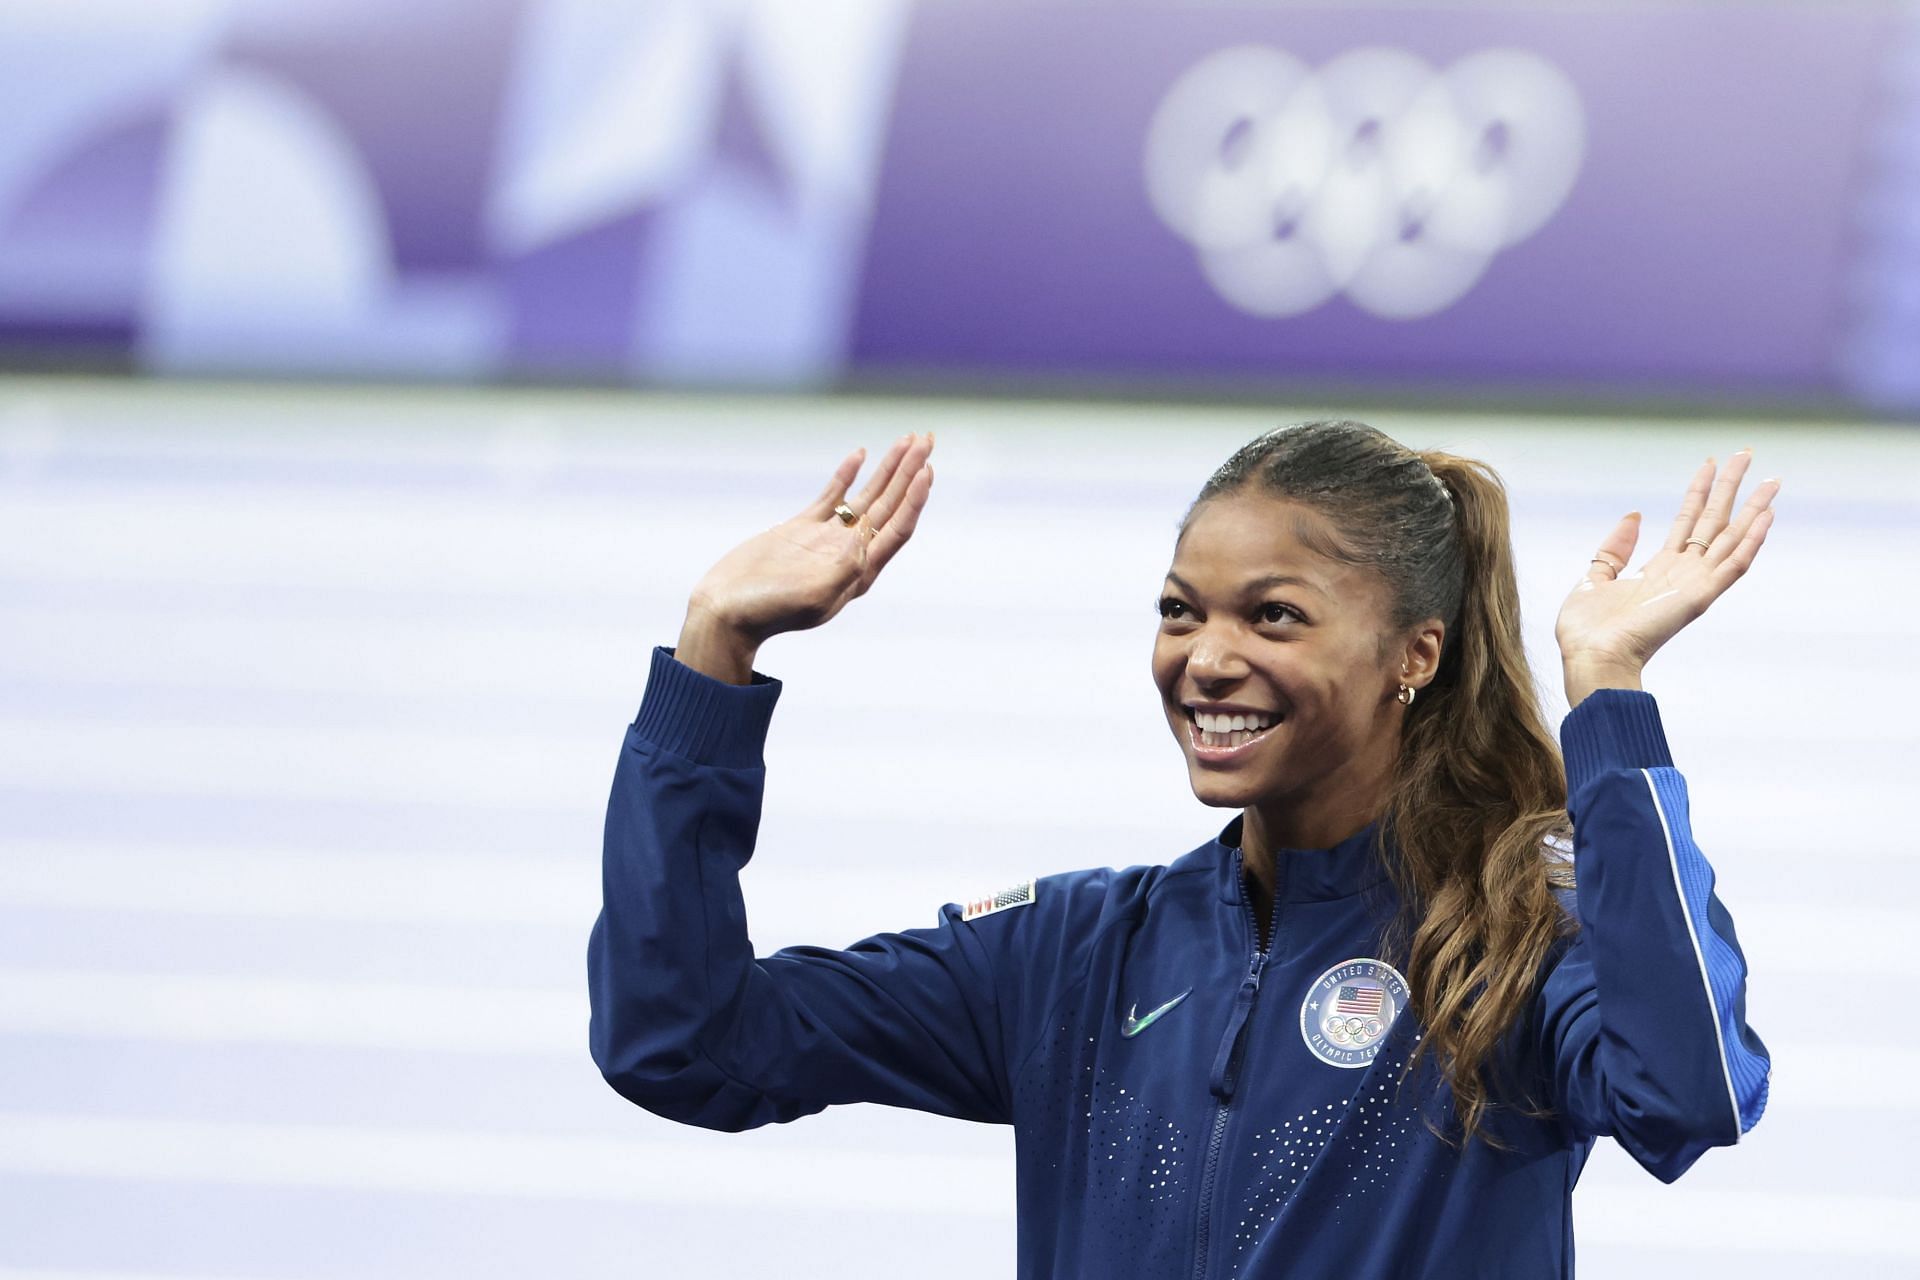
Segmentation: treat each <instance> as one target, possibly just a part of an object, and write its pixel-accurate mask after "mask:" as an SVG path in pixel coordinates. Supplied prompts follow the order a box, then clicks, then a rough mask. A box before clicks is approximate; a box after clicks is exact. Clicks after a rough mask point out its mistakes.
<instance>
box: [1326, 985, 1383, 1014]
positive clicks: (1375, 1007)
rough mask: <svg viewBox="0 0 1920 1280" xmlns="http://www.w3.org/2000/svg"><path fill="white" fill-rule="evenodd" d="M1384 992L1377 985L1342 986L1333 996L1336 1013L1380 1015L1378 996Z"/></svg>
mask: <svg viewBox="0 0 1920 1280" xmlns="http://www.w3.org/2000/svg"><path fill="white" fill-rule="evenodd" d="M1383 994H1385V993H1384V992H1382V991H1381V990H1380V988H1379V987H1342V988H1340V994H1339V995H1338V996H1336V997H1335V998H1334V1002H1333V1008H1334V1012H1336V1013H1359V1014H1365V1015H1366V1016H1367V1017H1369V1018H1377V1017H1379V1016H1380V997H1381V996H1382V995H1383Z"/></svg>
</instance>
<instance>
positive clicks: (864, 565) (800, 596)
mask: <svg viewBox="0 0 1920 1280" xmlns="http://www.w3.org/2000/svg"><path fill="white" fill-rule="evenodd" d="M932 452H933V435H932V433H928V434H927V435H926V436H925V437H922V436H920V435H918V434H913V435H906V436H902V437H901V438H900V439H898V440H896V441H894V443H893V447H892V448H890V449H889V450H888V451H887V454H886V456H885V457H884V458H883V459H882V460H881V462H880V465H879V467H877V468H876V469H875V471H874V474H873V476H872V478H871V479H870V480H869V481H868V483H867V485H866V488H865V489H864V490H862V491H861V493H860V495H859V496H858V497H857V498H847V497H846V492H847V486H848V485H850V484H852V483H853V479H854V477H855V476H856V475H858V474H859V471H860V463H861V461H862V459H863V458H864V457H865V450H861V449H856V450H854V452H852V453H850V454H848V455H847V457H846V458H845V459H844V460H842V462H841V463H840V465H839V467H837V468H836V469H835V470H834V473H833V477H832V478H831V479H830V480H828V481H827V487H826V488H825V489H824V490H822V491H821V493H820V496H819V497H817V498H815V499H814V500H813V501H812V502H810V503H808V504H807V506H806V507H805V508H804V509H802V510H801V511H800V513H799V514H798V515H795V516H794V517H792V518H791V519H788V520H784V521H782V522H781V523H779V524H777V525H774V526H773V527H772V528H770V529H766V530H763V531H762V532H760V533H757V534H755V535H754V536H753V537H751V538H749V539H747V540H746V541H745V542H743V543H741V544H740V545H739V546H737V547H735V548H734V549H733V550H731V551H729V552H728V553H727V554H726V555H725V556H723V557H721V559H720V561H719V563H717V564H715V565H714V566H713V568H712V569H710V570H708V571H707V574H706V576H705V577H704V578H702V579H701V580H700V583H699V585H698V586H697V587H695V588H694V593H693V602H692V603H693V607H694V608H695V609H696V610H700V611H704V612H705V613H707V614H708V615H709V616H711V617H713V618H715V619H717V620H720V621H721V622H723V623H724V624H725V625H726V626H727V627H729V628H730V629H732V630H733V631H735V632H737V633H738V634H739V635H740V636H741V637H742V638H743V639H745V640H746V641H748V642H749V643H752V644H758V643H760V642H761V641H764V640H766V639H767V638H769V637H771V636H774V635H778V634H780V633H781V632H785V631H803V630H806V629H807V628H809V627H817V626H819V625H820V624H822V623H824V622H826V621H827V620H828V619H830V618H832V617H833V616H834V615H835V614H837V613H839V612H840V610H841V609H843V608H845V607H846V605H847V604H848V602H849V601H852V600H854V599H856V598H857V597H859V596H862V595H864V594H866V592H867V589H868V588H869V587H871V586H872V585H873V582H874V579H875V578H876V577H877V576H879V573H880V570H881V569H883V568H885V567H886V564H887V562H888V561H889V560H891V559H892V558H893V557H894V555H895V554H896V553H897V552H898V551H899V550H900V548H901V547H902V546H904V545H905V544H906V541H907V539H908V538H909V537H911V536H912V534H913V530H914V526H915V525H916V524H917V523H918V521H919V519H920V512H921V509H922V508H923V507H925V505H926V501H927V493H928V490H930V489H931V488H932V486H933V467H932V465H931V464H930V463H929V462H928V461H927V457H928V455H929V454H931V453H932ZM843 501H844V503H845V505H846V506H847V507H848V508H849V509H850V510H851V511H852V512H853V513H854V514H855V516H856V517H857V518H856V519H855V520H854V521H853V522H852V523H847V522H846V521H845V520H843V518H842V517H840V516H839V515H836V514H835V508H836V507H838V506H840V505H841V504H842V502H843Z"/></svg>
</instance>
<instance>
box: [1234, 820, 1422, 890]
mask: <svg viewBox="0 0 1920 1280" xmlns="http://www.w3.org/2000/svg"><path fill="white" fill-rule="evenodd" d="M1245 820H1246V816H1245V815H1244V814H1240V815H1236V816H1235V817H1234V819H1233V821H1231V822H1229V823H1228V824H1227V825H1226V826H1224V827H1222V828H1221V829H1220V834H1219V835H1217V836H1215V837H1214V838H1213V842H1212V843H1211V844H1208V845H1204V846H1202V847H1201V848H1200V849H1199V850H1196V852H1197V853H1199V854H1201V855H1202V856H1203V857H1205V858H1206V859H1207V860H1208V862H1209V863H1210V864H1211V865H1212V867H1213V874H1214V883H1215V885H1216V886H1217V887H1218V890H1219V896H1220V901H1222V902H1228V903H1235V904H1238V903H1239V902H1240V901H1241V900H1242V898H1241V883H1240V876H1239V875H1238V874H1237V872H1238V869H1239V866H1240V859H1239V858H1238V857H1237V856H1235V855H1236V854H1238V852H1239V850H1240V827H1241V824H1242V823H1243V822H1244V821H1245ZM1377 825H1378V824H1377V823H1370V824H1368V825H1367V826H1366V827H1365V828H1364V829H1363V830H1361V831H1358V832H1355V833H1354V834H1353V835H1350V836H1348V837H1347V838H1346V839H1345V840H1342V841H1341V842H1340V843H1339V844H1336V845H1334V846H1333V847H1332V848H1330V849H1276V850H1275V851H1274V858H1275V859H1276V860H1278V861H1284V862H1285V864H1286V867H1285V873H1284V874H1283V875H1282V876H1281V877H1280V880H1281V882H1282V884H1283V886H1284V888H1283V892H1282V895H1281V901H1282V902H1328V901H1332V900H1333V899H1336V898H1350V897H1352V896H1353V895H1354V894H1356V893H1359V892H1361V891H1362V890H1365V889H1370V888H1372V887H1373V886H1374V885H1376V884H1379V883H1380V882H1381V881H1382V880H1385V879H1386V878H1387V869H1386V866H1385V865H1384V864H1383V863H1382V862H1381V861H1380V858H1379V856H1378V854H1376V853H1375V852H1374V847H1373V836H1374V829H1375V827H1376V826H1377Z"/></svg>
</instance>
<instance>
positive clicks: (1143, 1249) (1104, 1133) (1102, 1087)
mask: <svg viewBox="0 0 1920 1280" xmlns="http://www.w3.org/2000/svg"><path fill="white" fill-rule="evenodd" d="M1096 1048H1097V1046H1096V1044H1095V1041H1094V1038H1093V1037H1091V1036H1086V1035H1084V1034H1079V1035H1076V1034H1075V1033H1074V1031H1073V1030H1072V1029H1071V1027H1069V1026H1062V1027H1060V1028H1059V1029H1058V1030H1057V1031H1056V1032H1055V1033H1054V1035H1053V1037H1052V1042H1051V1043H1049V1044H1047V1045H1044V1046H1042V1048H1041V1052H1042V1053H1043V1054H1046V1055H1048V1057H1049V1059H1050V1062H1051V1070H1049V1071H1046V1072H1043V1073H1036V1074H1035V1075H1034V1076H1032V1077H1029V1080H1028V1081H1027V1082H1026V1083H1025V1085H1024V1087H1023V1093H1024V1095H1025V1096H1024V1098H1023V1105H1031V1106H1036V1107H1041V1108H1047V1109H1049V1110H1052V1111H1053V1112H1054V1114H1060V1113H1064V1114H1065V1115H1066V1117H1067V1121H1068V1123H1067V1125H1066V1137H1065V1141H1064V1143H1063V1145H1062V1149H1061V1151H1060V1152H1059V1153H1058V1154H1057V1155H1056V1156H1054V1157H1053V1158H1051V1159H1050V1160H1049V1161H1048V1166H1049V1168H1048V1172H1049V1173H1051V1174H1053V1175H1054V1176H1057V1177H1059V1178H1060V1179H1062V1181H1063V1182H1064V1183H1065V1185H1067V1186H1069V1187H1071V1186H1072V1185H1073V1184H1074V1183H1075V1182H1079V1183H1080V1185H1081V1186H1083V1187H1084V1188H1085V1195H1084V1207H1085V1212H1086V1214H1087V1216H1088V1217H1089V1218H1090V1219H1093V1220H1097V1221H1098V1222H1100V1223H1101V1224H1102V1226H1101V1231H1102V1233H1103V1237H1104V1238H1105V1240H1106V1241H1107V1244H1108V1246H1109V1247H1112V1248H1114V1249H1115V1250H1116V1251H1117V1252H1116V1256H1127V1257H1133V1258H1135V1259H1142V1260H1144V1259H1146V1258H1148V1257H1150V1256H1152V1255H1153V1254H1154V1253H1156V1252H1157V1251H1158V1250H1159V1249H1160V1248H1164V1247H1167V1246H1170V1245H1173V1244H1176V1243H1181V1242H1184V1240H1185V1232H1186V1230H1187V1212H1186V1199H1187V1195H1188V1191H1189V1189H1190V1185H1191V1171H1192V1169H1193V1168H1194V1149H1193V1143H1192V1142H1191V1140H1190V1137H1189V1135H1188V1133H1187V1132H1186V1130H1184V1129H1182V1128H1181V1127H1180V1126H1179V1125H1177V1124H1175V1123H1174V1122H1173V1121H1172V1120H1170V1119H1168V1118H1167V1117H1166V1116H1165V1115H1162V1114H1161V1113H1160V1112H1159V1111H1157V1110H1155V1109H1154V1108H1153V1107H1152V1106H1150V1105H1149V1104H1148V1103H1147V1102H1146V1101H1145V1100H1144V1099H1143V1098H1141V1097H1140V1095H1139V1094H1138V1093H1137V1092H1136V1091H1135V1090H1133V1089H1132V1088H1130V1087H1129V1086H1127V1085H1125V1084H1122V1083H1121V1082H1120V1080H1119V1079H1118V1078H1117V1077H1116V1076H1115V1074H1114V1073H1113V1072H1112V1071H1110V1070H1109V1069H1107V1068H1105V1067H1101V1066H1099V1065H1097V1063H1096V1061H1095V1051H1096Z"/></svg>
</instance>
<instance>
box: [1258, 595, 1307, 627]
mask: <svg viewBox="0 0 1920 1280" xmlns="http://www.w3.org/2000/svg"><path fill="white" fill-rule="evenodd" d="M1260 620H1261V621H1262V622H1305V621H1306V619H1305V618H1304V617H1302V616H1301V614H1300V611H1299V610H1298V609H1296V608H1294V607H1293V606H1292V605H1290V604H1281V603H1280V602H1279V601H1278V600H1269V601H1267V602H1266V603H1265V604H1263V605H1261V606H1260Z"/></svg>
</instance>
